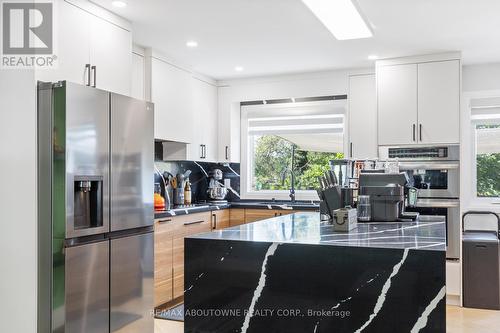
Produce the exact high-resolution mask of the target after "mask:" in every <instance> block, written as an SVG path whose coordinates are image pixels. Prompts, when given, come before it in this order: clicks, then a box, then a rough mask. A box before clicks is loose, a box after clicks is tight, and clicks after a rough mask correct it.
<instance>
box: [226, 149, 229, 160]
mask: <svg viewBox="0 0 500 333" xmlns="http://www.w3.org/2000/svg"><path fill="white" fill-rule="evenodd" d="M226 160H229V146H226Z"/></svg>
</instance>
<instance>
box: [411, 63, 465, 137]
mask: <svg viewBox="0 0 500 333" xmlns="http://www.w3.org/2000/svg"><path fill="white" fill-rule="evenodd" d="M459 112H460V62H459V61H458V60H450V61H440V62H429V63H422V64H418V122H419V128H418V132H419V133H418V134H419V135H418V139H419V142H421V143H423V144H427V143H437V144H442V143H459V142H460V131H459V129H460V122H459V118H460V113H459Z"/></svg>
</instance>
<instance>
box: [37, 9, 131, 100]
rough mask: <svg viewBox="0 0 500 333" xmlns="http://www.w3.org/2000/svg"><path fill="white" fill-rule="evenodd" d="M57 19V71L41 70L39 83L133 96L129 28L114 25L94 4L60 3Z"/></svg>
mask: <svg viewBox="0 0 500 333" xmlns="http://www.w3.org/2000/svg"><path fill="white" fill-rule="evenodd" d="M56 15H57V23H58V26H59V27H60V28H59V29H56V30H55V38H56V41H55V42H56V45H57V48H56V56H57V67H56V68H54V69H41V70H37V71H36V75H37V79H38V80H42V81H59V80H66V81H70V82H75V83H78V84H85V85H92V86H93V85H95V86H96V87H97V88H100V89H104V90H109V91H112V92H116V93H120V94H123V95H130V91H131V64H132V33H131V31H130V29H129V27H121V26H119V25H118V24H117V23H116V22H112V21H111V16H110V15H112V14H111V13H109V12H105V11H103V9H101V8H99V7H97V6H95V5H93V4H92V3H90V2H83V1H59V2H58V6H57V11H56ZM101 15H102V17H101ZM116 21H122V20H121V19H118V18H117V19H116ZM91 66H94V67H92V68H91ZM94 77H95V80H94Z"/></svg>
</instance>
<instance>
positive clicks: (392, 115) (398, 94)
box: [377, 64, 417, 145]
mask: <svg viewBox="0 0 500 333" xmlns="http://www.w3.org/2000/svg"><path fill="white" fill-rule="evenodd" d="M377 96H378V144H379V145H396V144H413V143H416V142H417V133H416V127H417V65H416V64H406V65H392V66H382V67H379V68H378V69H377Z"/></svg>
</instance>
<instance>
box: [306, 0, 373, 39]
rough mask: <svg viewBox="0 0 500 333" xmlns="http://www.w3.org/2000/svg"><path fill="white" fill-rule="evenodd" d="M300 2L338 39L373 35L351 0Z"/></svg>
mask: <svg viewBox="0 0 500 333" xmlns="http://www.w3.org/2000/svg"><path fill="white" fill-rule="evenodd" d="M354 1H355V0H354ZM302 2H304V4H305V5H306V6H307V7H309V9H310V10H311V11H312V12H313V14H314V15H316V17H317V18H318V19H319V20H320V21H321V22H322V23H323V24H324V25H325V27H326V28H327V29H328V30H330V32H331V33H332V34H333V35H334V36H335V38H337V39H338V40H346V39H356V38H368V37H372V36H373V34H372V32H371V30H370V28H369V27H368V25H367V24H366V22H365V20H364V19H363V18H362V17H361V14H360V13H359V11H358V9H357V8H356V6H355V5H354V3H353V2H352V1H351V0H302Z"/></svg>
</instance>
